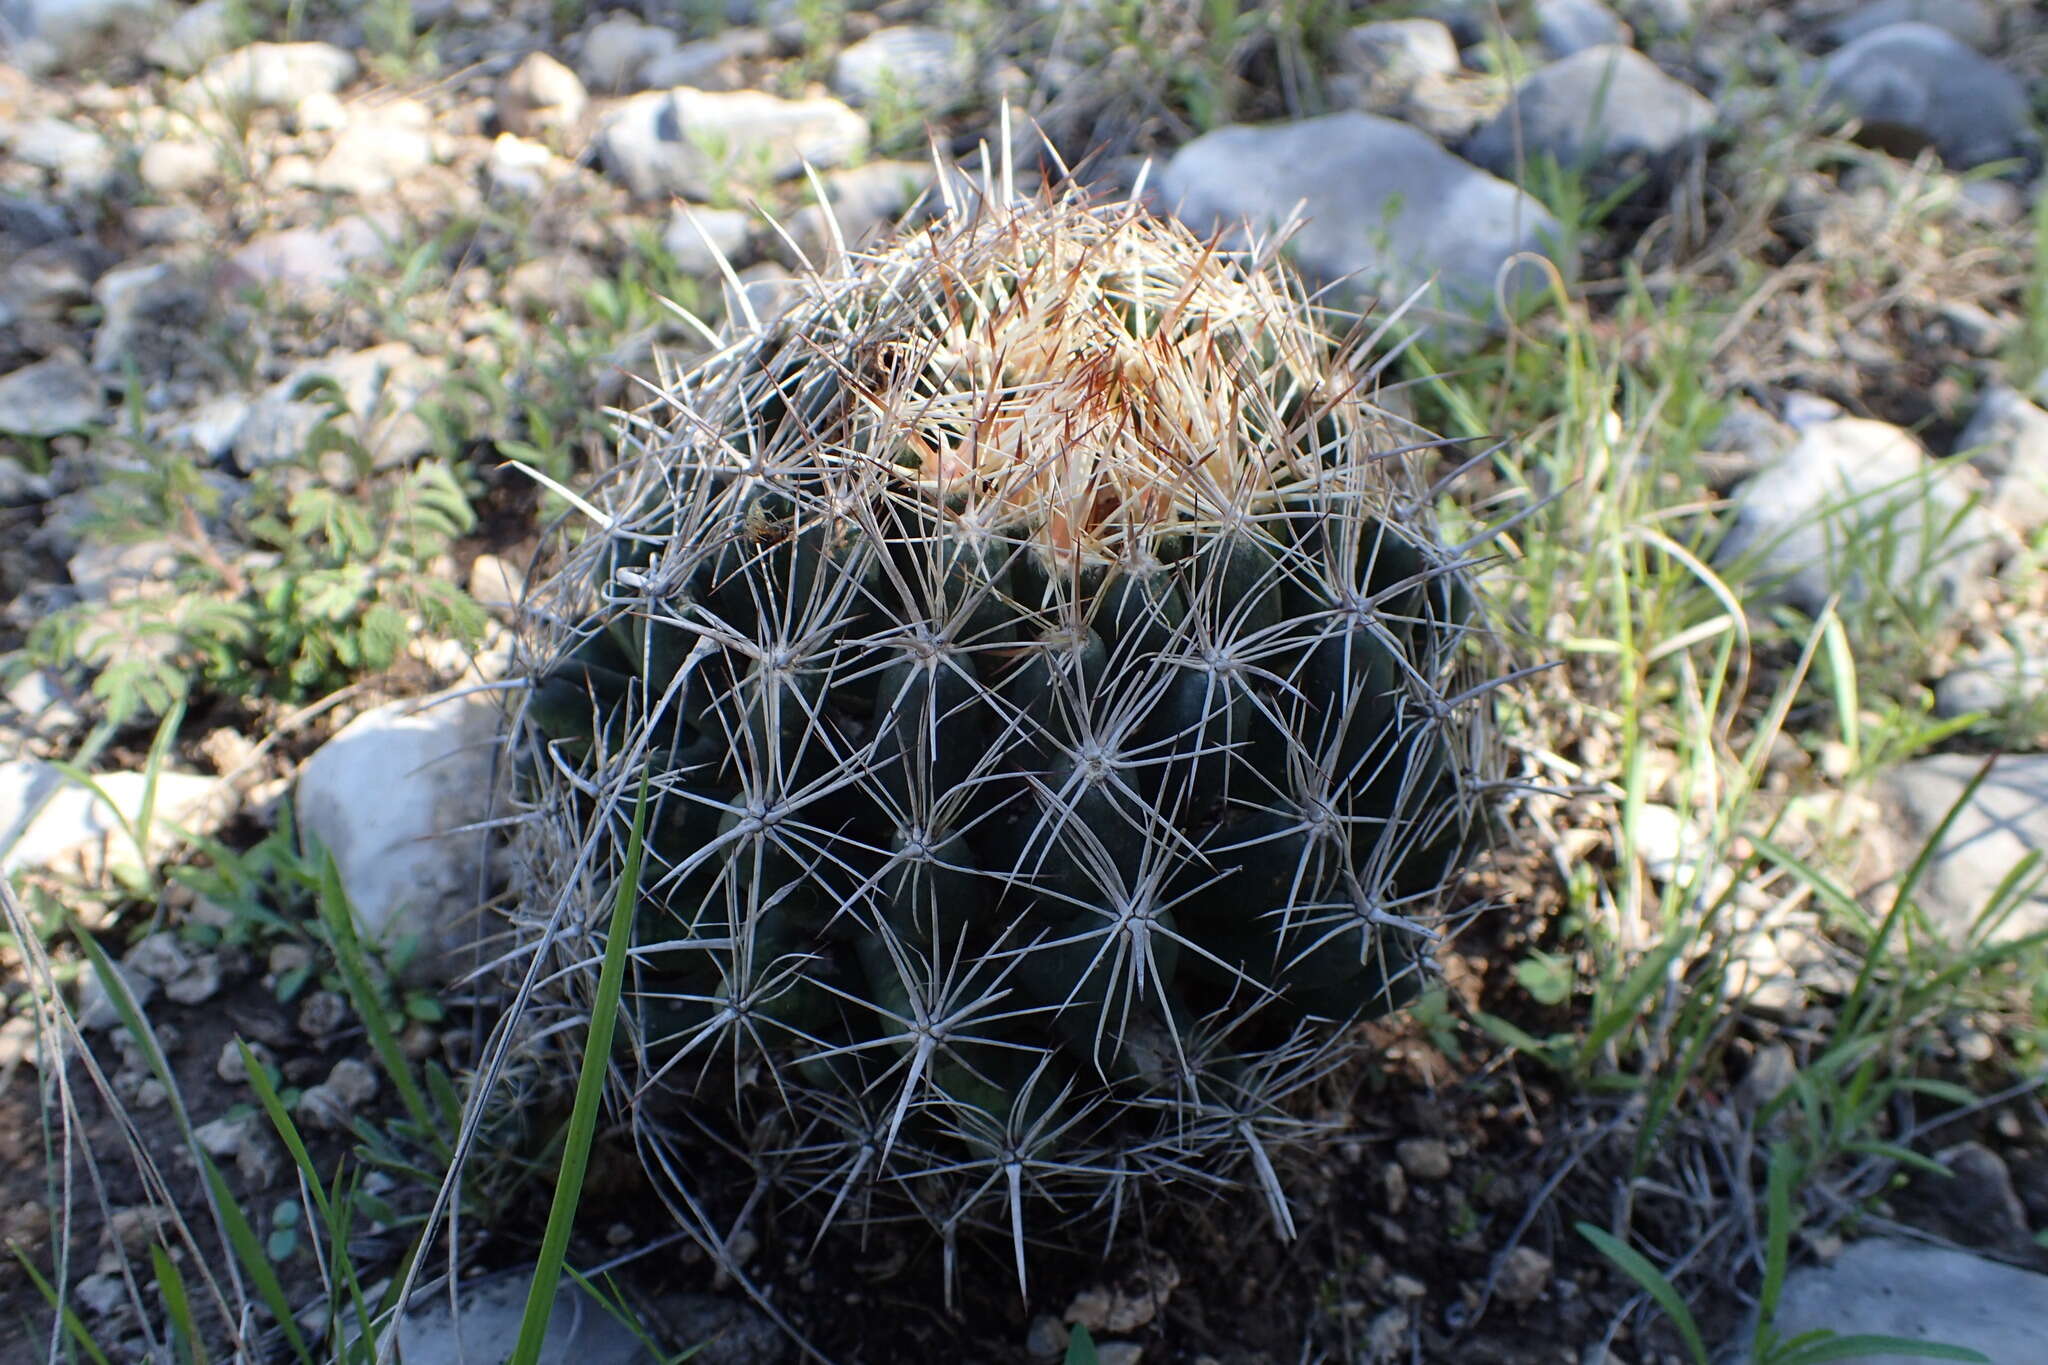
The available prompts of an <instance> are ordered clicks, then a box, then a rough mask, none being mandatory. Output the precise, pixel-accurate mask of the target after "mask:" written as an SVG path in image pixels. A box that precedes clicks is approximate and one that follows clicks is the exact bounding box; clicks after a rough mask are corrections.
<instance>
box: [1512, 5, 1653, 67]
mask: <svg viewBox="0 0 2048 1365" xmlns="http://www.w3.org/2000/svg"><path fill="white" fill-rule="evenodd" d="M1634 39H1635V34H1633V33H1631V32H1630V31H1629V27H1628V25H1627V24H1625V23H1623V22H1622V21H1621V16H1620V15H1618V14H1616V13H1615V12H1614V11H1613V10H1611V9H1609V8H1607V6H1605V5H1603V4H1601V3H1600V0H1536V40H1537V41H1538V42H1540V43H1542V44H1543V46H1544V47H1546V48H1548V49H1549V50H1550V55H1551V56H1553V57H1569V56H1571V55H1572V54H1573V53H1574V52H1583V51H1585V50H1586V49H1587V48H1589V47H1600V46H1602V45H1605V44H1617V45H1622V46H1626V45H1627V44H1628V43H1630V42H1633V41H1634Z"/></svg>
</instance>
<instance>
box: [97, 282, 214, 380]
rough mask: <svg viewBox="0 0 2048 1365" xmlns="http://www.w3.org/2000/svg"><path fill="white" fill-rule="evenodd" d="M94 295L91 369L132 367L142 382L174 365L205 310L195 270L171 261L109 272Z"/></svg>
mask: <svg viewBox="0 0 2048 1365" xmlns="http://www.w3.org/2000/svg"><path fill="white" fill-rule="evenodd" d="M92 295H93V299H94V300H95V301H96V302H97V303H98V304H99V306H100V325H99V329H98V330H97V331H95V332H94V333H93V336H92V367H93V368H94V369H95V370H98V371H99V372H100V373H101V374H104V375H107V376H109V378H119V377H121V376H125V375H126V374H128V373H129V372H130V371H133V372H134V373H136V374H137V375H139V376H140V377H141V379H142V380H143V382H144V383H145V384H147V383H150V382H153V381H155V380H157V379H160V378H163V377H165V376H167V375H169V374H171V373H172V372H173V371H175V370H176V369H177V367H178V365H179V363H180V362H181V361H182V360H183V359H184V357H185V356H186V354H187V353H188V352H189V351H190V349H191V346H192V334H193V333H194V332H195V331H197V330H198V329H199V326H200V324H201V323H202V322H203V321H204V319H205V317H206V311H207V301H206V290H205V289H204V287H203V286H202V285H201V284H200V281H199V280H198V278H197V277H196V276H195V274H194V272H193V271H191V270H189V269H187V268H185V267H183V266H180V265H177V264H175V263H173V262H170V261H158V262H155V263H153V264H143V265H132V266H123V267H121V268H120V269H117V270H109V271H108V272H107V273H106V274H104V275H102V276H100V278H99V280H98V282H97V283H95V284H94V285H93V289H92Z"/></svg>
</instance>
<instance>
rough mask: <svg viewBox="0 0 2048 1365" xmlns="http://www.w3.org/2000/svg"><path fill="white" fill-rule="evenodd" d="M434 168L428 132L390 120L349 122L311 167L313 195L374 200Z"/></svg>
mask: <svg viewBox="0 0 2048 1365" xmlns="http://www.w3.org/2000/svg"><path fill="white" fill-rule="evenodd" d="M433 164H434V142H433V139H432V138H431V137H430V136H428V134H427V131H426V130H425V129H424V128H417V127H412V126H410V125H408V124H405V123H400V122H396V121H392V120H386V119H376V118H372V119H364V120H362V121H360V122H351V123H350V124H349V126H348V127H346V128H344V129H342V131H341V134H340V135H339V136H338V137H336V138H335V139H334V144H333V145H332V146H331V147H329V148H328V149H327V152H326V154H325V155H323V156H322V157H321V158H320V159H319V160H318V161H317V162H315V163H314V164H313V172H312V174H311V175H310V176H309V177H308V178H307V183H308V184H309V185H311V186H312V187H313V188H314V189H319V190H330V191H333V192H334V193H337V194H346V195H353V196H356V197H359V198H372V197H375V196H379V195H386V194H389V193H391V191H392V190H393V189H394V188H395V187H396V186H397V185H398V183H399V182H400V181H402V180H404V179H405V178H406V177H407V176H409V175H411V174H413V173H414V172H415V171H418V170H421V169H423V168H424V167H427V166H431V165H433Z"/></svg>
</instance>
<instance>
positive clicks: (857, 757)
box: [520, 187, 1486, 1278]
mask: <svg viewBox="0 0 2048 1365" xmlns="http://www.w3.org/2000/svg"><path fill="white" fill-rule="evenodd" d="M991 188H993V187H991ZM1318 324H1319V319H1318V317H1317V314H1316V312H1315V311H1314V309H1313V308H1312V307H1311V306H1310V305H1309V303H1308V302H1307V301H1306V300H1305V299H1304V297H1303V296H1302V295H1301V293H1300V291H1299V286H1298V285H1295V284H1294V283H1293V282H1292V281H1291V280H1290V279H1288V278H1287V277H1286V276H1285V275H1283V274H1281V273H1279V272H1278V271H1276V270H1274V269H1272V268H1270V267H1269V266H1267V265H1265V264H1263V263H1261V262H1256V261H1250V260H1247V259H1246V258H1245V257H1244V256H1242V255H1235V256H1233V255H1229V254H1226V253H1222V252H1219V251H1218V250H1216V249H1215V248H1214V247H1213V245H1207V244H1204V243H1202V242H1200V241H1197V240H1196V239H1195V238H1193V237H1192V236H1191V235H1189V234H1188V233H1187V232H1185V231H1184V230H1183V229H1181V228H1179V227H1178V226H1176V225H1173V224H1170V223H1163V222H1160V221H1157V220H1154V219H1152V218H1149V217H1147V216H1146V215H1145V214H1144V213H1143V212H1141V211H1140V210H1139V209H1138V208H1137V207H1136V206H1134V205H1131V204H1115V205H1107V206H1104V205H1089V204H1085V203H1083V202H1080V201H1079V200H1076V199H1072V198H1063V197H1049V198H1042V199H1038V200H1030V201H1026V200H1019V199H1016V198H1014V197H1007V196H1002V195H999V194H995V193H985V194H983V195H981V196H979V197H978V198H977V199H976V200H975V202H973V203H970V204H952V205H950V206H949V211H948V212H945V213H943V214H941V215H940V217H939V219H938V220H937V222H936V223H935V225H933V226H931V227H929V228H928V229H926V230H925V231H923V232H921V233H919V234H917V235H914V236H910V237H908V238H906V239H903V240H901V241H899V242H897V243H896V244H894V245H892V246H889V247H886V248H884V249H881V250H880V251H878V252H876V253H874V254H872V255H864V256H859V257H855V258H853V259H852V261H851V262H850V264H849V265H848V266H847V268H846V269H844V270H843V271H840V272H838V273H837V274H835V275H834V276H833V277H832V278H830V279H823V280H814V281H813V282H812V283H811V284H810V286H809V287H808V290H807V292H806V296H805V298H804V299H803V300H802V301H800V302H799V303H798V304H797V305H796V306H795V307H794V308H792V309H791V310H789V311H788V312H786V313H785V314H783V315H782V316H780V317H779V318H777V319H775V320H773V321H771V322H768V323H766V324H761V325H750V326H738V327H735V329H734V330H733V332H732V334H731V335H730V337H729V338H728V339H727V341H726V342H725V344H724V345H723V347H722V349H720V350H719V351H718V353H717V354H716V355H714V356H713V357H712V358H711V359H710V360H709V361H707V362H706V363H704V364H703V365H702V366H701V367H700V368H699V369H698V370H697V371H696V372H695V373H693V374H692V375H690V376H688V377H687V378H685V379H684V380H682V381H680V382H679V383H677V384H676V385H675V386H673V387H672V388H671V389H670V390H669V391H668V392H667V393H666V394H665V395H664V398H665V403H664V405H663V406H662V407H660V408H657V409H656V410H654V411H652V412H651V413H649V414H645V415H643V417H642V418H641V419H639V420H637V421H636V423H634V424H633V425H632V426H630V427H629V430H628V451H627V459H626V460H625V462H624V464H623V467H622V469H621V471H620V474H619V477H618V478H617V479H616V480H614V481H613V482H612V484H611V485H610V486H609V487H608V488H607V489H606V490H605V491H604V492H603V494H602V495H601V496H600V501H601V504H602V511H601V516H602V518H603V520H602V524H601V526H600V529H599V530H598V531H597V532H595V533H592V534H589V535H586V536H585V537H584V538H583V539H582V540H581V541H580V543H578V544H576V545H575V546H574V547H573V548H571V549H568V550H565V551H564V552H563V554H562V556H561V559H560V561H559V572H558V573H557V574H556V576H555V578H554V579H553V581H552V583H551V584H550V585H549V586H548V587H547V588H545V589H544V590H542V592H541V593H540V594H539V595H538V596H537V598H536V601H535V603H534V610H533V611H532V613H531V620H532V621H533V622H534V623H535V624H534V625H533V626H532V627H531V628H530V630H529V631H528V637H527V640H526V647H527V655H528V661H529V667H530V678H531V689H530V691H529V693H528V694H527V701H526V707H525V718H524V730H523V733H524V734H525V735H526V737H527V738H528V740H529V741H530V743H529V744H528V745H527V751H528V754H529V759H528V762H527V765H526V767H527V772H528V781H527V783H526V792H527V798H528V800H529V801H530V803H531V810H530V812H529V815H528V818H527V820H526V821H525V826H524V831H523V833H522V835H521V849H522V853H523V857H524V863H525V867H526V878H525V880H526V883H527V894H526V896H525V904H524V905H523V907H522V909H521V911H520V923H521V927H522V930H523V931H524V932H525V933H526V935H527V940H526V941H527V944H528V946H529V947H530V948H532V949H533V950H534V951H538V952H541V953H543V954H544V955H547V957H548V962H547V964H546V965H545V966H544V967H543V970H542V971H541V973H540V976H541V977H542V978H545V979H552V980H555V981H559V982H564V983H567V987H568V990H569V992H570V994H569V996H568V998H567V1000H566V1002H565V1003H566V1004H567V1005H569V1006H570V1007H576V1006H578V1005H579V1004H580V1005H583V1006H587V1002H588V999H589V997H590V995H591V994H592V987H593V986H594V983H595V980H596V975H597V965H596V964H597V962H598V961H599V959H600V958H601V956H602V953H601V951H599V950H597V949H594V948H593V942H594V941H595V940H597V939H598V938H599V937H600V936H601V935H602V933H603V932H604V928H605V924H606V911H607V908H608V906H609V905H610V901H611V894H612V891H613V886H612V881H613V879H615V878H616V877H617V876H618V875H619V873H620V870H621V868H622V867H623V865H624V862H625V857H624V853H625V848H624V845H625V843H626V831H627V828H628V826H629V824H630V821H631V815H632V809H633V801H634V796H635V794H636V793H637V792H639V791H640V789H641V788H642V785H643V783H644V784H645V786H646V790H647V792H648V793H649V800H650V802H651V808H650V818H649V824H648V830H649V833H648V836H647V842H646V855H647V856H646V865H645V869H644V872H643V875H642V878H641V886H640V891H639V898H638V902H637V909H636V913H635V916H634V921H633V945H632V956H631V969H630V978H629V980H628V983H627V990H626V1011H627V1015H626V1018H625V1019H624V1020H623V1021H622V1022H623V1025H624V1027H623V1031H622V1034H621V1037H622V1040H623V1041H622V1042H621V1043H620V1044H619V1047H618V1055H617V1057H616V1058H615V1062H616V1066H617V1069H618V1081H619V1084H618V1086H617V1088H616V1091H615V1094H616V1098H617V1100H618V1102H619V1103H620V1104H621V1105H622V1106H626V1107H628V1108H630V1110H631V1113H632V1115H633V1117H634V1118H635V1120H636V1126H637V1128H638V1131H640V1132H641V1133H642V1134H643V1136H644V1137H646V1139H647V1142H648V1144H649V1148H648V1150H649V1156H650V1164H652V1165H655V1166H656V1167H657V1168H661V1167H666V1168H668V1169H670V1170H674V1169H675V1168H676V1167H677V1165H678V1162H677V1160H674V1159H671V1158H670V1157H665V1156H663V1155H662V1151H663V1143H664V1142H668V1141H671V1140H673V1141H677V1142H680V1141H682V1137H681V1136H680V1135H682V1134H684V1133H686V1132H687V1133H690V1134H694V1135H698V1136H696V1137H694V1138H693V1139H692V1140H696V1141H701V1140H702V1137H701V1135H702V1134H704V1133H707V1132H708V1133H712V1134H715V1135H716V1136H715V1139H714V1140H716V1141H718V1142H720V1143H721V1144H723V1145H724V1146H725V1147H726V1148H727V1149H728V1150H731V1151H740V1152H744V1153H746V1154H747V1157H748V1159H749V1160H750V1161H752V1162H753V1163H754V1164H755V1166H756V1167H757V1169H758V1171H759V1172H760V1173H761V1174H763V1175H764V1176H766V1177H767V1178H768V1182H769V1183H770V1184H772V1185H773V1186H774V1187H775V1188H777V1189H779V1190H781V1191H782V1192H783V1194H784V1195H785V1196H786V1197H787V1198H788V1199H789V1200H790V1201H791V1203H792V1204H793V1205H794V1206H797V1207H802V1208H809V1209H812V1210H814V1212H815V1220H814V1221H815V1222H816V1223H817V1224H819V1225H827V1226H829V1225H831V1224H834V1223H851V1222H861V1223H865V1222H873V1221H876V1220H881V1219H888V1218H897V1217H908V1218H912V1219H920V1220H924V1221H928V1222H929V1223H930V1224H931V1225H932V1226H933V1227H935V1228H937V1229H938V1230H939V1231H940V1232H941V1233H942V1234H944V1235H945V1236H946V1237H947V1238H948V1239H949V1242H950V1239H951V1238H952V1237H953V1235H954V1234H955V1233H956V1232H959V1231H960V1230H962V1229H966V1228H970V1227H984V1228H992V1229H995V1230H997V1231H998V1232H999V1233H1000V1234H1002V1235H1003V1236H1005V1237H1007V1238H1011V1239H1014V1241H1015V1250H1016V1261H1017V1273H1018V1275H1019V1276H1020V1278H1021V1277H1022V1276H1023V1274H1024V1271H1025V1251H1024V1249H1025V1244H1026V1236H1027V1231H1028V1232H1029V1233H1030V1234H1031V1235H1033V1236H1036V1235H1038V1234H1040V1233H1043V1232H1045V1231H1047V1230H1049V1229H1052V1228H1056V1227H1060V1226H1065V1225H1070V1224H1073V1223H1075V1222H1078V1221H1083V1220H1089V1219H1103V1220H1107V1219H1113V1218H1114V1217H1116V1216H1117V1215H1118V1214H1119V1213H1120V1212H1122V1211H1124V1210H1126V1209H1128V1208H1130V1207H1131V1206H1132V1201H1133V1200H1134V1199H1135V1198H1136V1197H1138V1196H1140V1195H1142V1194H1144V1193H1145V1192H1146V1191H1148V1190H1156V1189H1158V1188H1160V1187H1162V1186H1165V1185H1167V1184H1169V1183H1178V1184H1182V1185H1186V1186H1192V1187H1194V1188H1197V1189H1201V1190H1206V1191H1210V1192H1214V1191H1218V1190H1224V1189H1228V1188H1230V1187H1231V1186H1233V1185H1236V1184H1240V1183H1244V1184H1250V1185H1253V1186H1255V1187H1258V1188H1260V1189H1262V1190H1263V1192H1264V1194H1265V1197H1266V1200H1267V1202H1268V1204H1269V1206H1270V1208H1271V1211H1272V1215H1273V1217H1274V1218H1275V1220H1276V1221H1277V1223H1278V1225H1279V1227H1280V1228H1281V1230H1282V1231H1283V1232H1286V1231H1291V1226H1292V1225H1291V1218H1290V1215H1289V1212H1288V1205H1287V1201H1286V1198H1285V1195H1284V1192H1283V1190H1282V1187H1281V1182H1280V1178H1279V1175H1278V1171H1277V1168H1276V1165H1275V1162H1274V1159H1273V1157H1274V1154H1275V1152H1276V1151H1277V1149H1279V1148H1282V1147H1285V1146H1287V1145H1288V1144H1290V1143H1291V1142H1295V1141H1298V1140H1299V1139H1300V1138H1301V1137H1302V1136H1303V1135H1304V1134H1305V1133H1306V1132H1308V1131H1309V1130H1310V1129H1311V1128H1312V1125H1311V1124H1309V1123H1308V1122H1307V1121H1306V1120H1305V1119H1304V1118H1303V1116H1302V1113H1301V1110H1302V1109H1303V1108H1304V1107H1305V1106H1304V1105H1303V1104H1302V1103H1301V1101H1302V1100H1303V1099H1304V1098H1305V1095H1304V1092H1305V1091H1307V1090H1308V1089H1309V1088H1311V1087H1312V1086H1314V1085H1315V1084H1316V1083H1317V1082H1318V1081H1319V1080H1321V1079H1322V1078H1323V1077H1325V1076H1326V1075H1328V1074H1329V1072H1330V1071H1331V1069H1332V1068H1333V1067H1335V1066H1337V1065H1338V1064H1339V1063H1341V1062H1342V1061H1344V1060H1345V1059H1346V1058H1347V1057H1348V1056H1350V1055H1351V1054H1352V1052H1353V1050H1354V1049H1355V1048H1356V1047H1357V1046H1358V1043H1357V1041H1356V1030H1352V1029H1349V1028H1348V1026H1349V1025H1351V1024H1353V1023H1355V1022H1356V1021H1358V1020H1361V1019H1365V1018H1369V1017H1372V1016H1376V1015H1380V1014H1383V1013H1385V1012H1387V1011H1388V1010H1390V1009H1393V1008H1396V1007H1398V1006H1399V1005H1400V1004H1402V1003H1403V1002H1404V1001H1406V1000H1407V999H1409V998H1410V997H1412V996H1413V994H1414V993H1415V992H1416V991H1417V989H1418V988H1419V986H1420V983H1421V980H1422V977H1423V973H1424V970H1425V968H1426V965H1427V962H1428V952H1429V948H1430V945H1431V943H1432V940H1433V939H1434V938H1435V937H1436V935H1437V930H1438V927H1439V926H1440V924H1441V910H1440V907H1439V902H1440V900H1441V899H1442V893H1443V891H1444V888H1445V886H1446V884H1447V882H1448V881H1449V879H1451V878H1452V877H1453V876H1455V875H1456V873H1457V871H1458V870H1459V868H1460V866H1461V864H1462V862H1463V861H1464V860H1465V859H1466V857H1467V856H1468V853H1469V851H1470V849H1471V846H1472V845H1473V843H1474V841H1475V834H1476V830H1477V826H1478V823H1479V820H1478V815H1479V803H1480V790H1481V785H1482V783H1481V779H1482V776H1483V774H1482V773H1480V772H1479V768H1480V766H1481V763H1480V758H1481V755H1482V754H1483V753H1484V751H1485V747H1486V746H1485V744H1484V742H1483V730H1484V727H1483V717H1482V715H1481V708H1480V707H1479V706H1478V705H1477V704H1475V703H1474V702H1473V701H1472V700H1471V698H1472V697H1473V696H1474V695H1476V694H1477V693H1478V692H1480V691H1483V689H1476V688H1474V687H1472V686H1470V682H1471V674H1472V670H1473V668H1474V660H1475V656H1476V649H1475V646H1474V643H1473V641H1472V640H1470V639H1468V636H1471V635H1472V634H1473V628H1472V625H1471V623H1470V621H1469V616H1470V606H1469V597H1468V595H1467V592H1466V588H1465V585H1464V582H1463V579H1462V571H1461V566H1460V565H1459V564H1457V563H1456V562H1454V559H1453V556H1452V555H1451V553H1450V552H1449V551H1447V550H1445V549H1444V548H1442V547H1441V546H1440V545H1439V544H1438V543H1437V541H1436V539H1435V531H1434V523H1433V521H1432V520H1431V517H1430V506H1429V500H1428V497H1427V496H1426V494H1425V493H1424V492H1423V491H1422V490H1421V488H1420V486H1419V484H1418V483H1417V482H1416V481H1415V479H1414V477H1413V475H1412V474H1411V473H1410V472H1409V471H1408V468H1407V466H1408V464H1409V461H1407V460H1404V459H1403V458H1401V455H1402V450H1401V446H1402V444H1403V443H1402V441H1401V440H1400V439H1399V438H1397V436H1396V435H1395V434H1394V433H1395V424H1394V423H1393V421H1392V419H1390V418H1388V417H1387V416H1386V415H1385V414H1384V413H1382V412H1380V411H1379V410H1378V409H1376V408H1374V407H1372V406H1371V405H1370V403H1369V402H1367V401H1366V398H1365V397H1364V396H1362V395H1361V393H1360V392H1359V387H1360V384H1359V380H1358V378H1357V371H1356V369H1355V361H1356V357H1355V356H1348V355H1345V354H1343V353H1341V352H1339V351H1338V350H1337V349H1335V348H1333V347H1332V346H1331V345H1330V343H1329V342H1328V341H1327V340H1325V338H1324V334H1323V332H1322V331H1321V329H1320V327H1319V325H1318ZM592 510H593V511H597V510H598V509H596V508H593V509H592ZM664 1135H666V1136H664ZM683 1202H685V1203H690V1202H691V1201H683ZM691 1206H692V1207H694V1206H695V1205H694V1203H691Z"/></svg>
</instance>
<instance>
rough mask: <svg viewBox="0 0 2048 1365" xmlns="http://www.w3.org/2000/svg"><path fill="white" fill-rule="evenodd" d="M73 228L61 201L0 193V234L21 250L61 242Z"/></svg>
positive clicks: (74, 229)
mask: <svg viewBox="0 0 2048 1365" xmlns="http://www.w3.org/2000/svg"><path fill="white" fill-rule="evenodd" d="M77 231H78V229H76V228H75V227H73V226H72V224H71V216H70V215H69V214H68V213H66V212H65V211H64V208H63V206H62V205H61V204H52V203H50V202H49V201H47V200H44V199H37V198H34V197H32V196H30V195H26V194H16V193H8V194H0V237H8V238H11V239H13V242H14V244H15V245H16V246H18V247H21V248H22V249H24V250H26V249H27V248H29V247H37V246H48V245H49V244H50V243H52V242H61V241H63V240H64V239H65V238H67V237H71V236H74V235H76V233H77Z"/></svg>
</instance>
